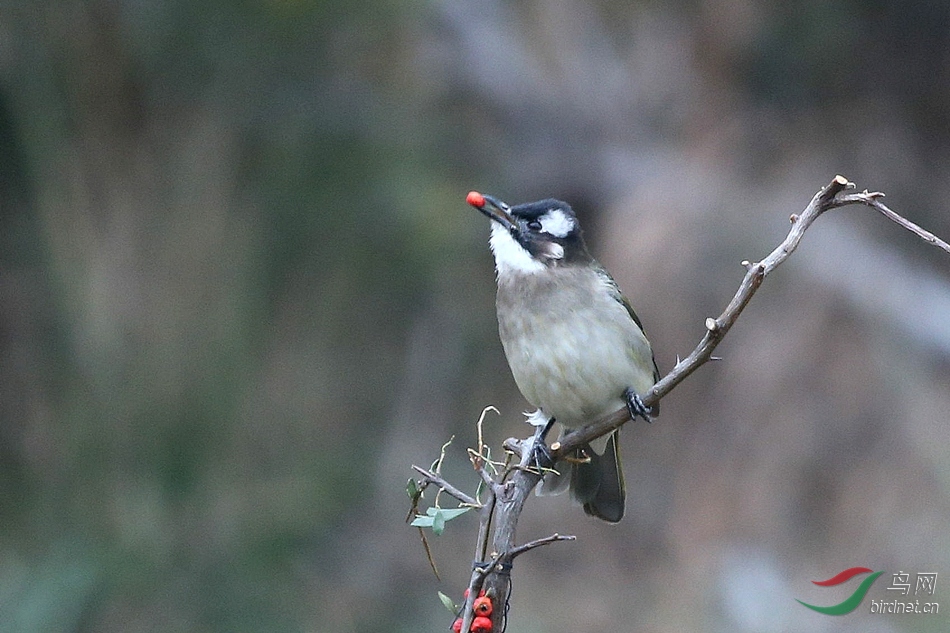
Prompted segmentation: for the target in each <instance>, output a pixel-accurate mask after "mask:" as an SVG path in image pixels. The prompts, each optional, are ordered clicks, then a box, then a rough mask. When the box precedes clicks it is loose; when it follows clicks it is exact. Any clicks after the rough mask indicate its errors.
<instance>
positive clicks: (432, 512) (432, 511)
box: [409, 506, 471, 536]
mask: <svg viewBox="0 0 950 633" xmlns="http://www.w3.org/2000/svg"><path fill="white" fill-rule="evenodd" d="M469 510H471V508H436V507H435V506H433V507H431V508H426V516H423V515H421V514H417V515H416V518H415V519H413V520H412V523H410V524H409V525H411V526H413V527H423V528H426V527H427V528H432V532H433V534H435V535H436V536H439V535H441V534H442V532H444V531H445V522H446V521H451V520H452V519H454V518H455V517H459V516H462V515H463V514H465V513H466V512H468V511H469Z"/></svg>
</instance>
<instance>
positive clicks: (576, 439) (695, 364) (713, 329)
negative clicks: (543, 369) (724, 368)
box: [551, 176, 950, 460]
mask: <svg viewBox="0 0 950 633" xmlns="http://www.w3.org/2000/svg"><path fill="white" fill-rule="evenodd" d="M853 188H854V183H851V182H849V181H848V179H847V178H845V177H844V176H835V178H834V179H833V180H832V181H831V182H830V183H829V184H827V185H825V186H824V187H823V188H822V189H821V190H820V191H819V192H818V193H816V194H815V196H814V197H813V198H812V200H811V202H809V203H808V206H807V207H805V210H804V211H802V213H801V214H800V215H792V216H791V217H790V218H789V219H790V221H791V223H792V228H791V230H790V231H789V233H788V235H787V236H786V238H785V240H783V241H782V243H781V244H779V245H778V247H776V248H775V250H773V251H772V252H771V253H769V254H768V256H767V257H765V259H763V260H762V261H760V262H757V263H751V262H747V261H746V262H743V265H744V266H745V267H746V271H747V272H746V275H745V278H744V279H743V280H742V283H741V284H740V285H739V289H738V290H737V291H736V294H735V295H734V296H733V298H732V301H730V302H729V305H728V306H726V309H725V310H724V311H723V313H722V314H721V315H719V317H718V318H715V319H712V318H708V319H706V324H705V325H706V333H705V334H704V335H703V338H702V340H701V341H700V342H699V344H698V345H697V346H696V348H695V349H694V350H693V351H692V353H690V355H689V356H687V357H686V358H685V359H684V360H682V361H679V362H677V363H676V365H675V366H674V367H673V369H672V370H671V371H670V372H669V373H668V374H667V375H666V376H664V377H663V379H662V380H660V381H659V382H657V383H656V385H654V386H653V388H652V389H651V390H650V391H648V392H647V393H646V394H645V395H642V394H641V399H642V400H643V403H644V404H645V405H647V406H652V405H654V404H656V403H657V402H659V401H660V399H661V398H662V397H663V396H665V395H666V394H668V393H669V392H670V391H671V390H672V389H673V388H674V387H675V386H676V385H678V384H679V383H681V382H682V381H683V380H684V379H685V378H686V377H687V376H689V375H690V374H691V373H693V372H694V371H696V370H697V369H698V368H699V367H700V366H702V365H703V364H705V363H706V362H707V361H708V360H710V359H711V358H712V352H713V350H714V349H716V346H717V345H719V342H720V341H722V339H723V337H725V335H726V333H728V332H729V329H730V328H731V327H732V325H733V324H734V323H735V321H736V319H737V318H738V317H739V315H740V314H741V313H742V310H743V309H744V308H745V307H746V305H748V303H749V301H750V300H751V299H752V295H754V294H755V291H756V290H758V288H759V286H760V285H762V281H763V280H764V279H765V277H766V276H767V275H768V274H769V273H771V272H772V271H773V270H775V269H776V268H777V267H778V266H779V265H780V264H781V263H782V262H784V261H785V260H786V259H787V258H788V256H789V255H791V254H792V252H793V251H794V250H795V249H796V248H797V247H798V244H799V242H801V239H802V237H803V236H804V234H805V231H806V230H807V229H808V227H810V226H811V225H812V223H813V222H814V221H815V220H817V219H818V217H819V216H820V215H821V214H823V213H824V212H825V211H829V210H831V209H835V208H838V207H843V206H846V205H851V204H864V205H867V206H869V207H872V208H874V209H876V210H878V211H880V212H881V213H882V214H884V216H885V217H887V218H888V219H890V220H892V221H894V222H896V223H897V224H899V225H900V226H902V227H904V228H906V229H907V230H909V231H911V232H913V233H914V234H916V235H918V236H919V237H920V238H921V239H923V240H925V241H927V242H928V243H930V244H933V245H935V246H938V247H940V248H942V249H944V250H945V251H947V252H948V253H950V245H948V244H947V243H946V242H944V241H943V240H941V239H940V238H938V237H937V236H935V235H934V234H932V233H930V232H929V231H926V230H924V229H922V228H920V227H919V226H917V225H916V224H914V223H913V222H911V221H909V220H907V219H905V218H903V217H901V216H900V215H898V214H897V213H894V212H893V211H891V210H890V209H888V208H887V207H886V206H884V204H883V203H882V202H881V201H880V198H882V197H883V196H884V194H883V193H880V192H873V193H869V192H868V191H864V192H862V193H851V194H844V195H839V194H842V192H843V191H844V190H845V189H853ZM629 420H630V414H629V413H628V411H627V409H626V408H624V409H621V410H619V411H615V412H614V413H610V414H608V415H606V416H604V417H602V418H600V419H599V420H596V421H594V422H592V423H591V424H588V425H586V426H583V427H580V428H578V429H576V430H574V431H573V432H571V433H569V434H568V435H566V436H565V437H563V438H562V439H561V441H560V442H556V443H554V444H553V445H552V446H551V456H552V457H553V458H554V459H555V460H557V459H560V458H562V457H564V456H565V455H567V454H569V453H570V452H571V451H573V450H574V449H577V448H579V447H581V446H583V445H584V444H587V443H589V442H590V441H591V440H594V439H596V438H598V437H600V436H602V435H605V434H607V433H609V432H611V431H613V430H614V429H616V428H619V427H620V426H622V425H623V424H624V423H626V422H628V421H629Z"/></svg>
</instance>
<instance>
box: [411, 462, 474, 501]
mask: <svg viewBox="0 0 950 633" xmlns="http://www.w3.org/2000/svg"><path fill="white" fill-rule="evenodd" d="M412 469H413V470H414V471H416V472H417V473H419V474H420V475H422V476H423V478H425V480H426V481H428V482H431V483H434V484H435V485H436V486H438V487H439V488H441V489H442V490H444V491H445V492H447V493H448V494H449V495H451V496H453V497H455V498H456V499H458V500H459V501H461V502H462V503H464V504H465V505H467V506H472V507H473V508H480V507H481V505H482V504H480V503H479V502H478V501H477V500H475V499H474V498H473V497H470V496H468V495H467V494H465V493H464V492H462V491H461V490H459V489H458V488H456V487H455V486H453V485H452V484H450V483H449V482H447V481H446V480H445V479H443V478H442V476H441V475H437V474H435V473H434V472H432V471H430V470H426V469H425V468H422V467H420V466H416V465H413V466H412Z"/></svg>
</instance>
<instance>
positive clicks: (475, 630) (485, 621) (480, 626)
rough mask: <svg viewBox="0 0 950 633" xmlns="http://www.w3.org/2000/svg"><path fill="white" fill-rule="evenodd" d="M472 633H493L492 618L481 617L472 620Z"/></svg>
mask: <svg viewBox="0 0 950 633" xmlns="http://www.w3.org/2000/svg"><path fill="white" fill-rule="evenodd" d="M472 633H491V618H486V617H485V616H483V615H480V616H478V617H477V618H475V619H474V620H472Z"/></svg>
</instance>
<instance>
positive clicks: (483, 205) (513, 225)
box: [465, 191, 520, 233]
mask: <svg viewBox="0 0 950 633" xmlns="http://www.w3.org/2000/svg"><path fill="white" fill-rule="evenodd" d="M465 200H466V202H468V203H469V204H470V205H472V206H473V207H475V208H476V209H478V210H479V211H481V212H482V213H484V214H485V215H487V216H488V217H489V218H491V219H492V220H494V221H495V222H497V223H498V224H500V225H502V226H503V227H505V228H506V229H508V230H509V231H511V232H512V233H517V232H518V231H519V230H520V229H519V228H518V223H517V222H515V219H514V218H513V217H511V213H510V211H511V207H510V206H508V205H507V204H506V203H504V202H502V201H501V200H499V199H498V198H496V197H494V196H488V195H485V194H482V193H478V192H477V191H471V192H469V194H468V196H467V197H466V198H465Z"/></svg>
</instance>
